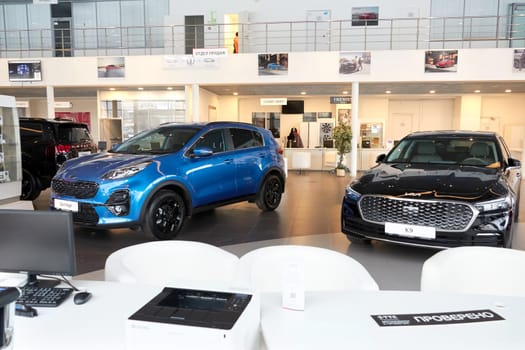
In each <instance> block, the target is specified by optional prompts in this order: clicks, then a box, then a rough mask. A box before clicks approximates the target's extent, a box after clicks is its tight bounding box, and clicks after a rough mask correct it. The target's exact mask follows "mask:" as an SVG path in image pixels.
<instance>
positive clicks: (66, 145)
mask: <svg viewBox="0 0 525 350" xmlns="http://www.w3.org/2000/svg"><path fill="white" fill-rule="evenodd" d="M19 122H20V142H21V149H22V190H21V196H20V199H23V200H33V199H35V198H37V197H38V196H39V195H40V193H41V192H42V191H43V190H45V189H47V188H49V187H50V186H51V179H52V178H53V176H54V175H55V174H56V172H57V170H58V168H59V167H60V166H61V165H62V163H64V162H65V161H66V160H68V159H71V158H75V157H78V156H82V155H85V154H90V153H95V152H97V145H96V144H95V142H94V141H93V138H92V137H91V134H90V133H89V128H88V126H87V125H86V124H84V123H78V122H74V121H69V120H54V119H45V118H25V117H24V118H20V121H19Z"/></svg>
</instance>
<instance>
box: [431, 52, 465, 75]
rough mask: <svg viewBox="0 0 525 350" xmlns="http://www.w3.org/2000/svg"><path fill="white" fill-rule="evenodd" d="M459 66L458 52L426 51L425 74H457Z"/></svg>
mask: <svg viewBox="0 0 525 350" xmlns="http://www.w3.org/2000/svg"><path fill="white" fill-rule="evenodd" d="M457 64H458V50H431V51H425V73H455V72H457V71H458V68H457Z"/></svg>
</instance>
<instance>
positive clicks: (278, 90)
mask: <svg viewBox="0 0 525 350" xmlns="http://www.w3.org/2000/svg"><path fill="white" fill-rule="evenodd" d="M201 88H203V89H206V90H208V91H210V92H212V93H214V94H217V95H219V96H227V95H232V94H233V93H234V92H236V93H238V95H239V96H279V97H288V96H290V97H291V96H301V92H305V94H304V95H305V96H339V95H342V94H343V91H347V93H348V94H351V93H352V83H351V82H348V83H325V84H319V83H316V84H243V85H238V84H221V85H201ZM98 89H100V90H106V89H107V87H97V86H92V87H60V88H55V89H54V95H55V98H75V97H77V98H83V97H93V98H96V96H97V90H98ZM144 89H145V90H164V89H166V86H149V87H145V88H144ZM181 89H182V88H181ZM506 89H510V90H512V92H513V93H525V81H521V82H517V81H512V82H505V81H497V82H494V81H491V82H486V81H485V82H483V81H480V82H468V83H465V82H410V83H406V82H402V83H386V82H385V83H360V84H359V94H360V95H384V94H385V91H387V90H389V91H391V94H392V95H428V94H429V91H430V90H434V91H435V95H463V94H470V93H474V91H475V90H479V92H480V93H482V94H500V93H504V92H505V90H506ZM117 90H133V91H136V87H117ZM0 94H2V95H10V96H15V97H16V98H45V97H46V88H45V87H32V86H27V85H26V86H21V87H18V86H12V87H3V88H2V87H0Z"/></svg>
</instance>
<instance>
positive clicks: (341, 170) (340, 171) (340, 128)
mask: <svg viewBox="0 0 525 350" xmlns="http://www.w3.org/2000/svg"><path fill="white" fill-rule="evenodd" d="M351 142H352V128H351V127H350V125H349V124H347V123H341V124H339V125H337V126H336V127H335V128H334V144H335V148H336V149H337V155H338V159H337V166H336V168H335V172H336V174H337V176H344V175H345V173H346V170H347V169H348V168H347V167H346V166H345V165H344V157H345V154H347V153H348V152H350V150H351V149H352V143H351Z"/></svg>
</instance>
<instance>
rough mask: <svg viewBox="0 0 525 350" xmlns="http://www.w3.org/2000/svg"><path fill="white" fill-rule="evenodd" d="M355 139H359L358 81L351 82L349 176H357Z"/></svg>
mask: <svg viewBox="0 0 525 350" xmlns="http://www.w3.org/2000/svg"><path fill="white" fill-rule="evenodd" d="M357 140H359V83H358V82H353V83H352V142H351V144H352V150H351V151H350V176H352V177H355V176H357Z"/></svg>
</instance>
